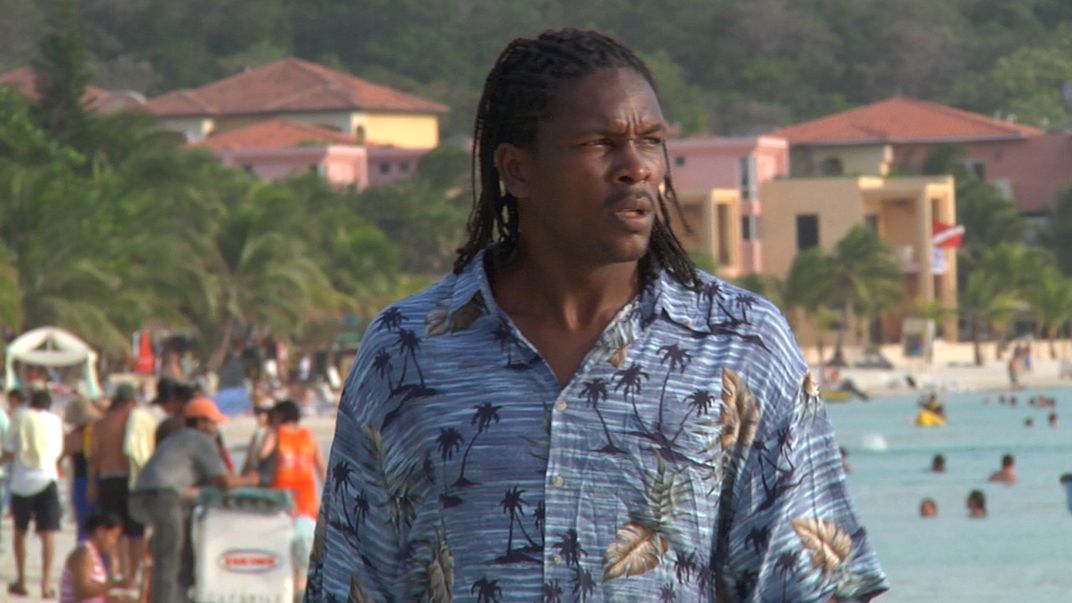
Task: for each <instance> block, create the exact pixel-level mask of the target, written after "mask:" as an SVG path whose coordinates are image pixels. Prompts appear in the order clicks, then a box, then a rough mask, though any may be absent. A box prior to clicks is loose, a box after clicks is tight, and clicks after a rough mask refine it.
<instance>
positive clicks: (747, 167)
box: [737, 155, 758, 201]
mask: <svg viewBox="0 0 1072 603" xmlns="http://www.w3.org/2000/svg"><path fill="white" fill-rule="evenodd" d="M737 171H738V172H740V176H741V200H742V201H751V200H753V199H755V198H756V196H757V195H756V192H757V191H756V188H757V186H758V183H757V182H756V158H755V157H753V156H751V155H745V156H743V157H738V158H737Z"/></svg>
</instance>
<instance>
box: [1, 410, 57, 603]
mask: <svg viewBox="0 0 1072 603" xmlns="http://www.w3.org/2000/svg"><path fill="white" fill-rule="evenodd" d="M51 406H52V397H51V396H50V395H49V394H48V392H47V391H35V392H33V393H32V394H31V395H30V405H29V408H27V409H25V410H23V411H21V412H20V413H19V414H18V416H17V418H16V420H14V421H12V425H11V428H10V430H9V432H8V434H7V437H6V438H5V439H4V456H3V458H4V460H11V461H12V463H11V510H12V515H13V516H14V518H15V538H14V548H15V566H16V575H17V578H16V580H15V581H14V582H12V583H11V584H9V585H8V592H9V593H11V594H14V595H26V594H28V591H27V590H26V573H25V570H26V532H27V531H28V530H29V527H30V520H31V519H33V520H34V522H35V527H36V531H37V533H38V535H39V536H40V537H41V568H42V572H41V596H42V597H43V598H46V599H47V598H51V597H55V589H54V588H53V587H52V583H51V579H52V560H53V557H54V556H55V534H56V532H58V531H59V529H60V516H61V514H62V509H61V507H60V497H59V484H58V482H59V473H58V471H57V463H58V462H59V459H60V456H61V455H62V454H63V422H62V421H61V420H60V418H59V417H58V416H56V415H55V414H53V413H52V412H51V411H50V410H49V409H50V408H51Z"/></svg>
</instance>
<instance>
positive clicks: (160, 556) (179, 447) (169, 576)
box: [130, 398, 256, 603]
mask: <svg viewBox="0 0 1072 603" xmlns="http://www.w3.org/2000/svg"><path fill="white" fill-rule="evenodd" d="M184 416H185V417H186V428H185V429H183V430H181V431H179V432H177V433H175V434H173V435H171V436H169V437H168V438H166V439H165V440H164V441H163V442H161V443H160V445H159V446H158V447H157V449H156V451H155V452H153V456H152V457H151V458H150V459H149V462H148V463H146V465H145V467H144V468H143V469H142V471H141V474H140V475H139V476H138V483H137V485H136V486H135V487H134V492H133V493H132V494H131V497H130V514H131V515H132V516H133V517H134V518H135V519H137V520H138V521H140V522H143V523H145V524H148V525H150V526H152V529H153V538H152V553H153V578H152V585H153V599H152V600H153V603H177V602H180V601H184V600H185V596H184V590H185V589H184V588H181V587H180V585H179V572H180V569H182V568H183V564H184V562H189V561H192V560H187V559H184V558H183V550H184V549H185V548H186V534H187V532H186V527H187V525H188V524H189V521H190V510H191V505H190V504H189V503H190V501H192V500H193V499H194V498H196V496H197V488H198V486H201V485H205V484H209V485H213V486H217V487H219V488H224V489H229V488H234V487H237V486H255V485H256V476H251V477H249V478H241V477H236V476H234V475H231V474H230V473H228V471H227V466H226V465H225V464H224V462H223V458H222V457H221V456H220V452H219V448H218V447H217V445H216V439H215V435H216V431H217V427H218V425H219V423H222V422H223V421H225V420H227V417H226V416H225V415H224V414H223V413H221V412H220V409H219V408H218V407H217V406H216V403H215V402H213V401H212V400H210V399H208V398H196V399H194V400H192V401H191V402H189V403H188V404H187V405H186V408H185V412H184Z"/></svg>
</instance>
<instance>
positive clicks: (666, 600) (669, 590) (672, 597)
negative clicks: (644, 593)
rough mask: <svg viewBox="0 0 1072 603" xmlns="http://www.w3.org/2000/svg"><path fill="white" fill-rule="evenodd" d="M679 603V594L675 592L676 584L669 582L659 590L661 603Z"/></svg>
mask: <svg viewBox="0 0 1072 603" xmlns="http://www.w3.org/2000/svg"><path fill="white" fill-rule="evenodd" d="M674 601H677V593H676V592H674V583H673V582H667V583H666V584H663V586H662V588H660V589H659V603H674Z"/></svg>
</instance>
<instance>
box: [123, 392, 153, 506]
mask: <svg viewBox="0 0 1072 603" xmlns="http://www.w3.org/2000/svg"><path fill="white" fill-rule="evenodd" d="M155 446H156V419H155V418H153V415H152V414H150V413H149V411H147V410H142V409H140V408H135V409H134V410H132V411H130V415H129V416H128V417H127V424H126V428H125V430H124V432H123V454H125V455H126V457H127V459H128V460H129V461H130V487H131V488H133V487H134V484H135V483H136V482H137V480H138V474H139V473H140V472H141V468H142V467H144V466H145V463H147V462H149V457H151V456H153V450H154V448H155Z"/></svg>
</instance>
